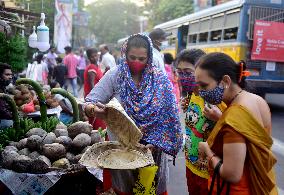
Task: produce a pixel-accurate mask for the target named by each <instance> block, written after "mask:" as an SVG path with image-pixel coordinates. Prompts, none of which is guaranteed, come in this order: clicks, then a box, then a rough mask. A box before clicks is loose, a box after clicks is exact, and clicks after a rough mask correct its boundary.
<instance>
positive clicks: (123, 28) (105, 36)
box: [87, 0, 139, 43]
mask: <svg viewBox="0 0 284 195" xmlns="http://www.w3.org/2000/svg"><path fill="white" fill-rule="evenodd" d="M87 11H88V12H89V13H90V14H91V18H90V24H89V26H90V28H91V29H92V31H94V33H95V35H96V37H97V41H98V43H116V42H117V40H118V39H120V38H122V37H125V36H127V35H131V34H133V33H137V32H139V21H138V15H139V13H138V12H139V10H138V7H137V6H136V4H134V3H131V2H129V1H122V0H104V1H96V2H95V3H94V4H91V5H89V6H88V7H87Z"/></svg>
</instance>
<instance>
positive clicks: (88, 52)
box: [86, 48, 98, 59]
mask: <svg viewBox="0 0 284 195" xmlns="http://www.w3.org/2000/svg"><path fill="white" fill-rule="evenodd" d="M86 53H87V57H88V58H89V59H90V57H91V56H92V54H93V53H98V50H97V49H95V48H90V49H87V51H86Z"/></svg>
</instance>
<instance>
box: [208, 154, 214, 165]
mask: <svg viewBox="0 0 284 195" xmlns="http://www.w3.org/2000/svg"><path fill="white" fill-rule="evenodd" d="M214 156H216V154H214V153H213V154H212V156H211V157H210V158H208V162H209V163H210V162H211V161H212V159H213V157H214Z"/></svg>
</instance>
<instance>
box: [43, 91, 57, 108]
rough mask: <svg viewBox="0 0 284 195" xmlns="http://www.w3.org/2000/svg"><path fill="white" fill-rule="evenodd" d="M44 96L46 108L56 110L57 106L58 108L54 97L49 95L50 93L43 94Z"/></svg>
mask: <svg viewBox="0 0 284 195" xmlns="http://www.w3.org/2000/svg"><path fill="white" fill-rule="evenodd" d="M44 96H45V98H46V105H47V108H56V107H57V106H59V103H58V101H56V100H55V99H54V96H53V95H52V94H51V92H50V91H46V92H44Z"/></svg>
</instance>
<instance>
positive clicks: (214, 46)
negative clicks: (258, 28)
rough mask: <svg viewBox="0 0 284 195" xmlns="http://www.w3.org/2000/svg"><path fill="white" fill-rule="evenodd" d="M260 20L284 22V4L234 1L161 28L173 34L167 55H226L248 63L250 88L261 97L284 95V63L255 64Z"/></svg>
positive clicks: (182, 18)
mask: <svg viewBox="0 0 284 195" xmlns="http://www.w3.org/2000/svg"><path fill="white" fill-rule="evenodd" d="M256 20H265V21H276V22H284V1H271V0H233V1H229V2H227V3H224V4H220V5H217V6H214V7H211V8H208V9H205V10H202V11H199V12H196V13H193V14H189V15H186V16H184V17H181V18H177V19H175V20H171V21H168V22H165V23H163V24H159V25H157V26H155V27H154V28H161V29H163V30H165V31H167V32H172V37H169V39H168V41H169V43H170V44H169V47H168V48H166V49H165V50H164V51H163V52H170V53H173V54H175V55H176V54H177V53H178V52H179V51H181V50H182V49H184V48H188V49H191V48H200V49H202V50H204V51H205V52H207V53H209V52H223V53H226V54H228V55H230V56H231V57H232V58H233V59H234V60H235V61H236V62H239V61H240V60H245V61H246V62H247V66H248V69H249V70H250V72H251V73H252V76H250V77H249V78H248V81H249V82H248V83H249V85H250V87H252V88H254V89H255V91H254V92H257V93H259V94H260V95H263V94H265V93H284V63H283V62H279V61H277V60H276V61H274V62H272V63H273V64H274V71H271V70H269V69H268V68H267V67H268V65H269V64H270V65H271V62H267V61H261V60H252V59H251V50H252V44H253V29H254V24H255V21H256Z"/></svg>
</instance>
